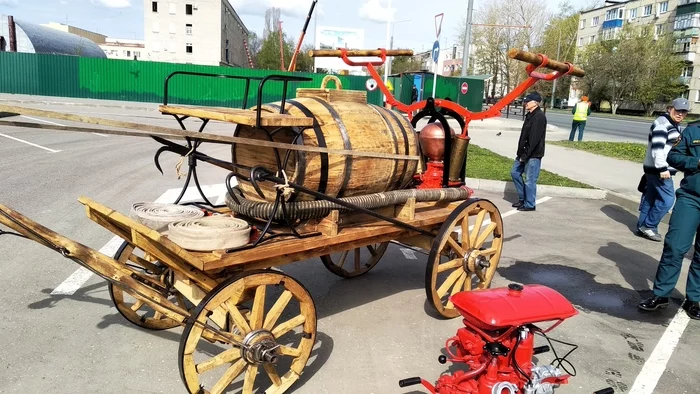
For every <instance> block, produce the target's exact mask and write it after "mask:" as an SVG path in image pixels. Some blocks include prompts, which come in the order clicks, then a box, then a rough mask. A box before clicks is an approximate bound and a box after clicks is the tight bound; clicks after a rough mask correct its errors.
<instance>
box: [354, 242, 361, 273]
mask: <svg viewBox="0 0 700 394" xmlns="http://www.w3.org/2000/svg"><path fill="white" fill-rule="evenodd" d="M360 252H361V249H360V248H357V249H355V271H359V270H360V262H361V261H360V257H361V256H360V254H361V253H360Z"/></svg>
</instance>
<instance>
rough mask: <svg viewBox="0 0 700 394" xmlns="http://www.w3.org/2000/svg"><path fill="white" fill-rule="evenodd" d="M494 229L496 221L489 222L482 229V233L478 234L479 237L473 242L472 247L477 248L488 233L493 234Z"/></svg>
mask: <svg viewBox="0 0 700 394" xmlns="http://www.w3.org/2000/svg"><path fill="white" fill-rule="evenodd" d="M495 229H496V223H493V222H491V223H490V224H489V225H488V226H487V227H486V230H484V232H483V233H481V235H480V236H479V238H478V239H477V240H476V243H475V244H474V249H479V248H480V247H481V245H483V244H484V242H485V241H486V239H487V238H488V237H489V235H491V234H493V230H495Z"/></svg>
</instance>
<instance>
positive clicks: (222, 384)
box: [211, 359, 247, 394]
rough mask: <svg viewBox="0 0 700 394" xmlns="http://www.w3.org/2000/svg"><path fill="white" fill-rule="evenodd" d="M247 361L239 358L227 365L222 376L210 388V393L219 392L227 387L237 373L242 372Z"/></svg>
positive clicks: (217, 393)
mask: <svg viewBox="0 0 700 394" xmlns="http://www.w3.org/2000/svg"><path fill="white" fill-rule="evenodd" d="M246 365H247V363H246V362H245V360H243V359H240V360H238V361H236V363H235V364H233V365H231V366H230V367H228V369H227V370H226V372H225V373H224V376H222V377H221V378H220V379H219V380H218V381H217V382H216V384H215V385H214V387H212V388H211V394H221V393H222V392H223V391H224V389H225V388H226V387H228V385H229V384H231V382H233V379H236V377H237V376H238V375H240V374H241V372H243V368H245V366H246Z"/></svg>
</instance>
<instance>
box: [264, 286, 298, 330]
mask: <svg viewBox="0 0 700 394" xmlns="http://www.w3.org/2000/svg"><path fill="white" fill-rule="evenodd" d="M291 299H292V292H291V291H289V290H285V291H284V293H282V295H280V298H278V299H277V301H276V302H275V304H274V305H272V308H270V311H269V312H268V313H267V316H266V317H265V324H263V328H264V329H266V330H272V327H274V326H275V323H277V320H278V319H279V318H280V316H281V315H282V311H284V308H286V307H287V304H289V300H291Z"/></svg>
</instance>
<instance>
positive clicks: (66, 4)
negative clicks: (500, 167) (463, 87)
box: [0, 0, 560, 52]
mask: <svg viewBox="0 0 700 394" xmlns="http://www.w3.org/2000/svg"><path fill="white" fill-rule="evenodd" d="M161 1H167V0H161ZM193 2H196V0H193ZM229 2H230V3H231V5H232V6H233V8H234V9H235V10H236V12H237V13H238V14H239V16H240V17H241V19H242V20H243V23H244V24H245V25H246V27H247V28H248V29H249V30H251V31H255V32H256V33H258V35H260V36H262V31H263V27H264V21H265V10H266V9H268V8H269V7H278V8H280V9H281V13H282V16H281V17H280V19H281V20H282V29H283V31H284V32H285V33H286V34H288V35H290V36H292V37H294V38H295V41H296V40H297V39H298V37H299V35H300V33H301V29H302V28H303V26H304V21H305V20H306V15H307V14H308V11H309V8H310V7H311V3H312V0H229ZM388 2H389V0H318V3H317V4H316V8H315V10H314V17H313V18H312V20H311V22H310V23H309V28H308V30H307V34H306V38H305V40H304V44H307V43H309V44H313V42H314V25H315V24H316V25H317V26H319V27H321V26H332V27H342V28H353V29H363V30H364V47H365V48H380V47H382V48H384V47H388V39H387V37H388V35H387V23H386V20H387V14H388V13H387V12H386V10H387V7H388ZM487 2H488V0H475V1H474V8H475V9H478V8H479V7H480V6H481V5H482V4H486V3H487ZM559 2H560V0H543V1H541V2H536V3H533V6H541V5H545V6H547V7H548V8H549V9H550V10H551V11H553V12H554V11H557V9H558V4H559ZM145 3H148V4H150V0H0V14H7V15H13V16H14V17H15V19H20V20H25V21H28V22H32V23H39V24H41V23H48V22H60V23H67V24H69V25H72V26H76V27H80V28H82V29H86V30H90V31H94V32H97V33H100V34H104V35H107V36H108V37H110V38H122V39H143V7H144V4H145ZM433 4H439V5H437V6H432V7H428V5H433ZM391 9H392V21H393V22H396V21H402V20H406V19H410V21H406V22H400V23H396V24H394V48H410V49H413V50H414V51H415V52H420V51H423V50H430V49H431V48H432V45H433V42H434V41H435V40H436V32H435V30H436V29H435V15H436V14H440V13H443V14H444V16H443V20H442V29H441V34H440V44H441V47H443V48H445V47H447V46H451V45H453V44H454V43H455V42H456V41H457V35H458V28H459V25H460V21H461V20H464V19H465V18H466V14H467V0H439V1H433V2H430V1H425V0H391Z"/></svg>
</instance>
